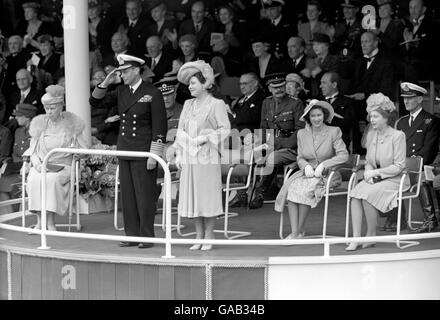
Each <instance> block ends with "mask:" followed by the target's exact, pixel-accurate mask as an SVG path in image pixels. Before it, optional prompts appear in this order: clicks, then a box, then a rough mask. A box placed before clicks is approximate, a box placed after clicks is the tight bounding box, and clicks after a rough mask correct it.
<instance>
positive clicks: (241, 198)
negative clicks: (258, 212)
mask: <svg viewBox="0 0 440 320" xmlns="http://www.w3.org/2000/svg"><path fill="white" fill-rule="evenodd" d="M247 205H248V195H247V193H246V191H243V190H238V191H237V194H236V195H235V197H234V199H232V200H231V201H229V207H230V208H238V207H247Z"/></svg>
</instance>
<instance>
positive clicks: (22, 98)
mask: <svg viewBox="0 0 440 320" xmlns="http://www.w3.org/2000/svg"><path fill="white" fill-rule="evenodd" d="M24 99H26V96H25V95H24V94H21V98H20V103H23V102H24Z"/></svg>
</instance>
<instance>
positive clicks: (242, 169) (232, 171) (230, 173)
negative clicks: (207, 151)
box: [177, 148, 254, 240]
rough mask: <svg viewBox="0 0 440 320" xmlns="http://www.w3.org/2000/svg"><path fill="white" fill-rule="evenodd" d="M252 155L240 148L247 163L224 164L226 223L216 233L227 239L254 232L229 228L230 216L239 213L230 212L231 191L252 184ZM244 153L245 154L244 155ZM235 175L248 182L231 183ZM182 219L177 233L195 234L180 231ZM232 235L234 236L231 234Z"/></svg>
mask: <svg viewBox="0 0 440 320" xmlns="http://www.w3.org/2000/svg"><path fill="white" fill-rule="evenodd" d="M249 152H250V155H249V156H247V155H246V152H245V151H244V149H242V148H241V149H240V159H242V160H243V159H246V158H248V162H247V163H246V164H240V163H233V164H230V165H222V176H226V183H224V184H223V186H222V191H223V192H224V193H225V210H224V223H223V229H220V230H217V229H216V230H214V232H215V233H223V235H224V236H225V238H226V239H229V240H230V239H236V238H241V237H247V236H250V235H251V234H252V233H251V232H247V231H237V230H229V218H231V217H233V216H237V215H238V213H235V212H229V197H230V193H231V191H237V190H247V189H248V188H249V186H250V185H251V180H252V165H253V161H254V153H253V151H249ZM242 154H243V155H242ZM235 177H246V182H244V183H231V179H232V178H235ZM180 220H181V217H180V216H178V220H177V225H178V228H177V233H178V234H179V235H180V236H181V237H187V236H190V235H194V234H195V232H188V233H181V231H180V224H181V223H180ZM231 235H232V236H231Z"/></svg>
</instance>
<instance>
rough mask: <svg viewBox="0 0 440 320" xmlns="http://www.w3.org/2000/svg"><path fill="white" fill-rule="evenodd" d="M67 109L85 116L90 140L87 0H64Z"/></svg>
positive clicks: (87, 135) (86, 134) (83, 117)
mask: <svg viewBox="0 0 440 320" xmlns="http://www.w3.org/2000/svg"><path fill="white" fill-rule="evenodd" d="M63 4H64V7H63V28H64V60H65V72H66V109H67V111H70V112H73V113H75V114H76V115H78V116H79V117H80V118H81V119H83V120H84V122H85V124H86V129H85V136H86V137H87V139H88V140H89V141H88V142H89V144H90V142H91V133H90V129H91V128H90V127H91V120H90V106H89V96H90V76H89V73H90V71H89V31H88V25H89V24H88V0H64V2H63Z"/></svg>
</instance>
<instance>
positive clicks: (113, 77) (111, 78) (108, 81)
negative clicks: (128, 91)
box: [99, 69, 119, 88]
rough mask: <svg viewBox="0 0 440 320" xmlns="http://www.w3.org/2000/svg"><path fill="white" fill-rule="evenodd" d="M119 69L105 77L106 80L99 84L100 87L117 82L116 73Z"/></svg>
mask: <svg viewBox="0 0 440 320" xmlns="http://www.w3.org/2000/svg"><path fill="white" fill-rule="evenodd" d="M117 72H119V71H118V70H116V69H114V70H112V71H111V72H110V73H109V74H108V75H107V77H105V79H104V81H103V82H101V83H100V84H99V86H100V87H103V88H107V87H108V86H109V85H111V84H113V83H116V75H117Z"/></svg>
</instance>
